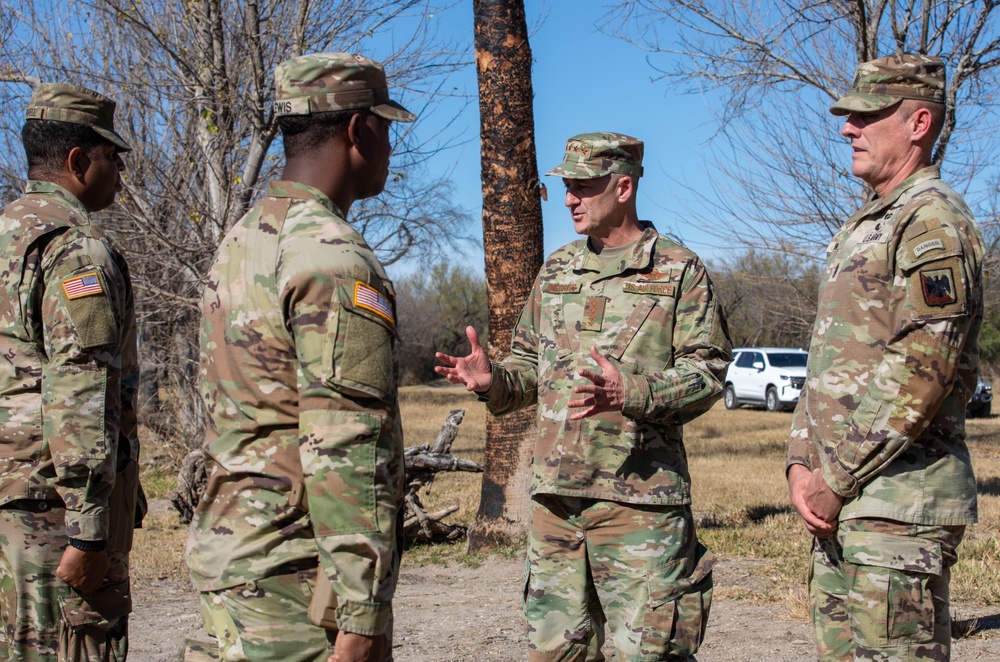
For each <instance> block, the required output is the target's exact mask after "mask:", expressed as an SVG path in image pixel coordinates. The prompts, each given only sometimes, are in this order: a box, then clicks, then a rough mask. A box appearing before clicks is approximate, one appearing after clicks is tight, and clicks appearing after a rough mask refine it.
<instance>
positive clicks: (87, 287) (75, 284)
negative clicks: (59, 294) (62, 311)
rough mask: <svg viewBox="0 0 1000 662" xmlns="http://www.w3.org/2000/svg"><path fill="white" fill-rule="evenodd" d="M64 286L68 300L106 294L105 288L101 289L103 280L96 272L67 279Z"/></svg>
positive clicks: (63, 283)
mask: <svg viewBox="0 0 1000 662" xmlns="http://www.w3.org/2000/svg"><path fill="white" fill-rule="evenodd" d="M62 286H63V292H65V293H66V298H67V299H79V298H80V297H88V296H91V295H94V294H103V293H104V288H103V287H101V279H100V278H98V277H97V272H96V271H92V272H90V273H89V274H81V275H79V276H73V277H72V278H66V279H64V280H63V282H62Z"/></svg>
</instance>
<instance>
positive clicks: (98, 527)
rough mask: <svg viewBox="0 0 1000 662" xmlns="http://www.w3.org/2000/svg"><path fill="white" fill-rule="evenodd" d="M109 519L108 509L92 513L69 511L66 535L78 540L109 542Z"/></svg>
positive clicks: (67, 513) (67, 512)
mask: <svg viewBox="0 0 1000 662" xmlns="http://www.w3.org/2000/svg"><path fill="white" fill-rule="evenodd" d="M108 519H109V517H108V511H107V509H106V508H105V509H101V510H98V511H96V512H90V513H81V512H79V511H75V510H67V511H66V535H67V536H69V537H70V538H76V539H77V540H107V538H108V528H109V525H108Z"/></svg>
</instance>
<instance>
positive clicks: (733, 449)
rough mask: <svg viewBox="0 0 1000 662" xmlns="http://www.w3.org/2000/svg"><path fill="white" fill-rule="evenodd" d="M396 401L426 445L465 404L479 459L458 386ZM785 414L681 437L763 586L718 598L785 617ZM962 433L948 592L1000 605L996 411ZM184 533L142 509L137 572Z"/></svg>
mask: <svg viewBox="0 0 1000 662" xmlns="http://www.w3.org/2000/svg"><path fill="white" fill-rule="evenodd" d="M401 403H402V416H403V428H404V434H405V442H406V445H407V446H415V445H419V444H422V443H433V441H434V439H435V437H436V436H437V433H438V430H439V429H440V426H441V423H442V422H443V421H444V418H445V416H446V415H447V414H448V412H449V411H451V410H452V409H460V408H461V409H465V420H464V422H463V423H462V425H461V427H460V428H459V435H458V438H457V439H456V441H455V443H454V445H453V447H452V451H453V452H454V453H455V454H456V455H457V456H459V457H460V458H463V459H469V460H474V461H476V462H479V463H480V464H481V463H482V462H483V451H484V444H485V418H486V414H485V409H484V407H483V405H482V404H481V403H479V402H477V401H476V399H475V398H474V397H473V396H471V395H469V394H468V393H466V392H465V391H464V389H461V388H454V387H450V386H448V387H432V386H414V387H407V388H404V389H403V390H402V393H401ZM790 420H791V415H790V414H788V413H769V412H766V411H761V410H751V409H739V410H734V411H728V410H726V409H725V408H724V407H723V406H722V404H721V403H720V404H719V405H717V406H716V407H715V408H714V409H712V411H710V412H708V413H707V414H705V415H704V416H702V417H701V418H699V419H698V420H696V421H694V422H693V423H690V424H689V425H688V426H687V428H686V431H685V437H686V446H687V451H688V456H689V458H690V466H691V474H692V482H693V499H694V510H695V514H696V517H697V520H698V522H699V525H700V529H699V535H700V537H701V538H702V540H703V541H704V543H705V544H706V545H707V546H708V547H709V549H711V550H713V551H714V552H715V553H716V554H718V555H719V557H720V558H721V560H722V562H723V563H725V562H726V561H727V560H729V561H731V562H738V561H740V560H747V559H752V560H755V561H757V562H756V563H749V564H747V566H746V572H748V573H751V574H753V575H755V576H756V577H758V578H759V579H763V580H765V582H764V583H765V585H766V586H768V587H769V588H767V589H765V590H760V589H757V588H755V589H754V590H752V591H751V590H749V589H745V588H740V587H738V586H735V587H727V586H726V585H725V583H723V582H719V583H717V585H716V589H715V592H716V596H717V597H720V598H739V599H748V600H753V601H755V602H781V603H784V604H785V605H786V606H787V607H788V609H789V610H790V612H791V613H792V615H793V616H796V617H805V615H806V591H805V577H806V568H807V560H808V555H809V543H810V538H809V536H808V534H807V533H806V531H805V528H804V527H803V526H802V525H801V524H800V523H799V521H798V517H797V516H796V515H795V513H794V511H793V509H792V508H791V506H790V505H789V503H788V491H787V487H786V485H785V478H784V467H785V441H786V439H787V435H788V428H789V425H790ZM968 429H969V438H970V445H971V447H972V452H973V457H974V464H975V468H976V475H977V479H978V483H979V518H980V521H979V524H977V525H975V526H973V527H970V529H969V531H968V533H967V534H966V538H965V542H963V544H962V546H961V547H960V548H959V563H958V565H957V566H955V568H954V569H953V573H952V599H953V600H958V601H971V602H977V603H983V604H1000V573H998V572H997V568H998V567H1000V535H998V534H1000V418H991V419H971V420H970V421H969V422H968ZM145 480H146V482H147V483H149V484H150V486H155V488H156V489H155V492H156V493H155V496H159V497H163V496H166V492H168V490H166V487H167V486H168V485H169V484H170V481H169V479H168V478H167V477H165V476H163V475H159V474H156V473H155V472H153V473H150V474H149V475H148V477H147V478H146V479H145ZM479 486H480V474H466V473H442V474H439V475H438V478H437V481H436V482H435V483H434V484H433V486H432V487H431V489H430V491H429V492H428V493H425V494H423V495H422V499H423V501H424V504H425V506H426V507H427V510H428V511H433V510H436V509H437V508H439V507H444V506H448V505H452V504H457V505H459V507H460V508H459V511H458V512H457V513H455V514H453V515H451V516H450V517H449V518H448V520H447V521H449V522H453V523H459V524H471V523H472V521H473V520H474V519H475V516H476V510H477V508H478V503H479ZM185 538H186V529H184V527H180V526H177V525H176V515H175V514H174V513H173V511H170V512H168V513H166V514H159V515H153V516H152V517H150V518H149V519H148V521H147V525H146V527H145V528H144V529H143V530H142V531H140V532H137V544H136V550H135V552H134V565H135V567H136V569H137V575H139V576H153V577H156V576H172V577H183V576H184V573H185V571H184V562H183V548H184V540H185ZM502 553H504V554H517V553H519V550H518V549H516V548H512V549H507V550H502ZM446 561H457V562H462V563H468V564H472V565H475V564H476V563H478V562H480V561H481V557H479V556H474V555H473V556H470V555H467V554H466V553H465V551H464V545H461V544H457V545H447V546H437V547H424V548H416V549H411V550H409V551H408V552H407V555H406V556H405V557H404V563H405V564H414V565H420V564H425V563H437V562H446ZM760 561H763V563H761V562H760ZM755 585H757V586H759V585H760V582H755Z"/></svg>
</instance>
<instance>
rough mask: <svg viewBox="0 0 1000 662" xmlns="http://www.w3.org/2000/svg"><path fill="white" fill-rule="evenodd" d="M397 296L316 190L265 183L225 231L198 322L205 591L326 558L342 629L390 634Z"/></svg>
mask: <svg viewBox="0 0 1000 662" xmlns="http://www.w3.org/2000/svg"><path fill="white" fill-rule="evenodd" d="M394 300H395V297H394V292H393V289H392V284H391V282H390V281H389V279H388V278H387V277H386V275H385V271H384V270H383V269H382V266H381V265H380V264H379V262H378V260H377V259H376V257H375V255H374V254H373V253H372V251H371V249H370V248H369V247H368V245H367V244H366V243H365V241H364V239H362V237H361V235H359V234H358V233H357V232H356V231H355V230H354V229H353V228H352V227H351V226H350V225H348V224H347V223H346V222H345V221H344V220H343V215H342V214H341V212H340V211H339V210H338V209H337V208H336V206H334V204H333V203H332V202H331V201H330V200H329V198H327V197H326V196H325V195H323V194H322V193H320V192H319V191H317V190H316V189H314V188H311V187H309V186H305V185H303V184H298V183H295V182H289V181H276V182H271V183H270V184H269V186H268V189H267V195H266V197H265V198H264V199H263V200H262V201H261V202H260V203H258V204H257V205H256V206H255V207H254V208H253V209H251V210H250V212H249V213H248V214H247V215H246V216H244V217H243V219H242V220H241V221H240V222H239V223H238V224H237V225H236V226H235V227H234V228H233V229H232V230H231V231H230V233H229V234H228V235H227V236H226V238H225V239H224V240H223V242H222V245H221V246H220V248H219V252H218V255H217V256H216V261H215V264H214V265H213V267H212V270H211V272H210V273H209V279H208V286H207V287H206V290H205V295H204V301H203V303H204V307H203V311H202V312H203V318H202V326H201V392H202V398H203V400H204V403H205V407H206V409H207V413H208V424H209V425H208V429H207V432H206V436H205V445H204V448H205V452H206V457H205V465H206V471H207V473H208V490H207V493H206V494H205V496H204V498H203V499H202V501H201V503H200V504H199V507H198V510H197V513H196V515H195V519H194V521H193V522H192V525H191V539H190V542H189V544H188V564H189V565H190V567H191V573H192V577H193V579H194V581H195V583H196V585H197V586H198V588H199V589H200V590H202V591H214V590H220V589H223V588H229V587H232V586H238V585H242V584H244V583H248V582H252V581H254V580H256V579H260V578H262V577H267V576H270V575H274V574H279V573H283V572H288V570H287V568H289V567H292V566H294V565H295V564H299V565H300V566H301V565H302V564H303V563H308V562H309V561H312V562H315V560H316V559H317V557H318V558H319V560H320V562H321V565H322V569H323V571H325V572H326V574H327V576H328V577H329V579H330V583H331V586H332V587H333V589H334V592H335V593H336V594H337V597H338V603H339V604H338V606H337V610H336V619H337V623H338V625H339V628H340V629H342V630H345V631H349V632H357V633H360V634H378V633H381V632H382V631H383V629H384V627H385V623H386V621H387V619H388V616H389V611H390V604H391V599H392V595H393V592H394V590H395V583H396V575H397V570H398V564H399V552H400V550H399V548H398V539H397V533H396V526H397V522H396V519H397V512H401V511H400V510H399V509H400V508H401V503H400V501H401V499H402V489H403V486H402V483H403V441H402V429H401V427H400V424H399V417H398V406H397V400H396V387H397V382H396V375H397V374H398V366H397V365H396V324H395V313H394Z"/></svg>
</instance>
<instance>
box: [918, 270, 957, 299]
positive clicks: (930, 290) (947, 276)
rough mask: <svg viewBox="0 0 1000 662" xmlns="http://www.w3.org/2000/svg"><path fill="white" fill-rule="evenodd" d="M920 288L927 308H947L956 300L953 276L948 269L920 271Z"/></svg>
mask: <svg viewBox="0 0 1000 662" xmlns="http://www.w3.org/2000/svg"><path fill="white" fill-rule="evenodd" d="M920 287H921V289H922V290H923V293H924V303H926V304H927V305H928V306H947V305H949V304H953V303H955V301H956V300H957V295H956V294H955V276H954V274H953V273H952V271H951V269H950V268H944V269H928V270H926V271H921V272H920Z"/></svg>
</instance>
